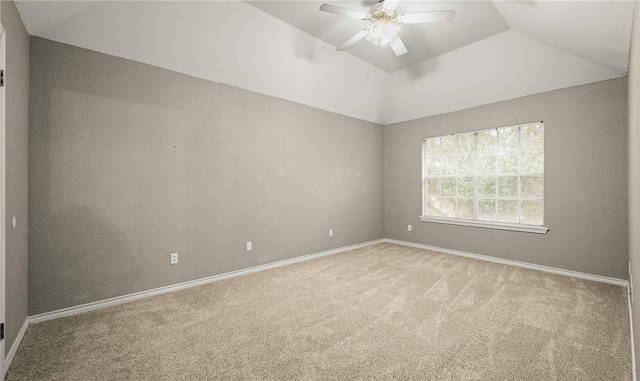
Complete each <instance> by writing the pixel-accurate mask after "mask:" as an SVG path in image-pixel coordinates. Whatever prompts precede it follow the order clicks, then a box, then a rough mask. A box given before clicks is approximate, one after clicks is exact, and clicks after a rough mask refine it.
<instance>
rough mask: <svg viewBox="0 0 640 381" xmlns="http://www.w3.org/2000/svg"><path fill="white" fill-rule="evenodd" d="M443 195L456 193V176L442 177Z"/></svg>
mask: <svg viewBox="0 0 640 381" xmlns="http://www.w3.org/2000/svg"><path fill="white" fill-rule="evenodd" d="M442 195H443V196H455V195H456V178H455V177H445V178H443V179H442Z"/></svg>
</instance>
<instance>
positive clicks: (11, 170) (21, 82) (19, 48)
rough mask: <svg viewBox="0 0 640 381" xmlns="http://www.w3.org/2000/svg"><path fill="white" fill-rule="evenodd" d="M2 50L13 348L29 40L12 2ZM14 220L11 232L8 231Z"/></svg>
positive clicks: (19, 310) (20, 315)
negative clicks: (5, 111)
mask: <svg viewBox="0 0 640 381" xmlns="http://www.w3.org/2000/svg"><path fill="white" fill-rule="evenodd" d="M0 8H2V26H3V27H4V28H5V30H6V32H7V47H6V49H7V50H6V53H7V55H6V57H7V59H6V63H7V67H6V95H7V100H6V102H7V103H6V110H7V115H6V128H7V131H6V139H7V140H6V144H7V155H6V160H7V178H6V182H7V203H6V211H7V216H6V217H7V218H6V221H5V222H6V227H7V228H6V230H7V257H6V269H5V271H6V299H5V313H6V326H5V330H6V342H5V353H8V352H9V349H10V348H11V346H12V345H13V343H14V341H15V339H16V337H17V335H18V332H19V331H20V328H22V325H23V324H24V322H25V320H26V318H27V230H28V229H27V161H28V157H27V154H28V148H27V147H28V144H27V141H28V138H27V131H28V110H27V106H28V100H29V95H28V91H29V35H28V34H27V32H26V30H25V28H24V26H23V24H22V19H21V18H20V15H19V14H18V11H17V9H16V6H15V4H14V3H13V1H0ZM13 216H15V217H16V220H17V225H16V228H15V229H13V228H12V227H11V219H12V217H13Z"/></svg>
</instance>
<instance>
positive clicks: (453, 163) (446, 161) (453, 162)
mask: <svg viewBox="0 0 640 381" xmlns="http://www.w3.org/2000/svg"><path fill="white" fill-rule="evenodd" d="M440 160H441V164H442V167H441V171H442V174H443V175H455V174H456V171H457V170H458V157H457V156H456V155H445V156H441V157H440Z"/></svg>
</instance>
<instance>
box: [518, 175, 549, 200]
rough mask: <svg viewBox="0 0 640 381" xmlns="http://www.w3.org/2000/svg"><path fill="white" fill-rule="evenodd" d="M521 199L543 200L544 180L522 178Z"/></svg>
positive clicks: (532, 177)
mask: <svg viewBox="0 0 640 381" xmlns="http://www.w3.org/2000/svg"><path fill="white" fill-rule="evenodd" d="M522 197H523V198H543V197H544V178H543V177H542V176H522Z"/></svg>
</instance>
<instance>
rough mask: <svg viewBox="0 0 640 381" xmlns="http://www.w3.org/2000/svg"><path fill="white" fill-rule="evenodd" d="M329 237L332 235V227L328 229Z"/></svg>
mask: <svg viewBox="0 0 640 381" xmlns="http://www.w3.org/2000/svg"><path fill="white" fill-rule="evenodd" d="M329 237H333V229H329Z"/></svg>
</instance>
